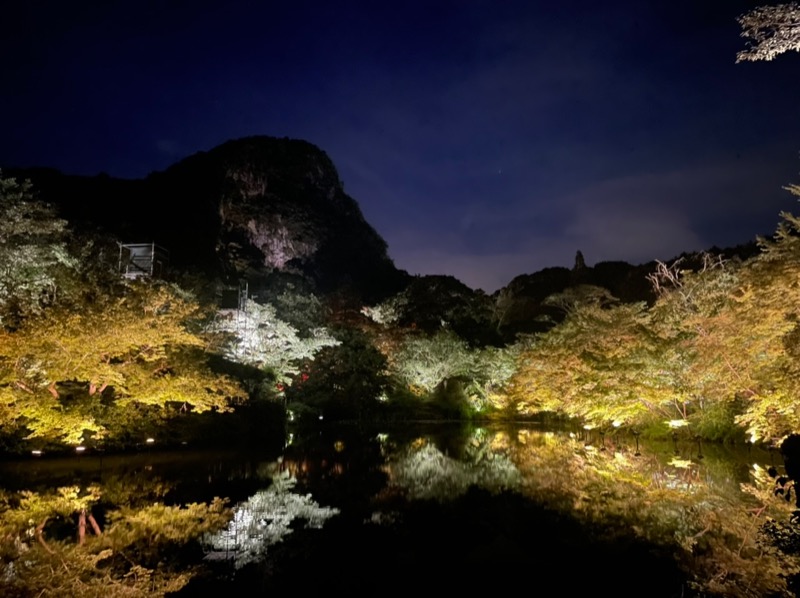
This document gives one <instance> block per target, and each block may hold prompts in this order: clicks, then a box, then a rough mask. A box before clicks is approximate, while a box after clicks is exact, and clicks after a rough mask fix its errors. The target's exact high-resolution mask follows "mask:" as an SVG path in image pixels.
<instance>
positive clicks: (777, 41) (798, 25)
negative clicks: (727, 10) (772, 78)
mask: <svg viewBox="0 0 800 598" xmlns="http://www.w3.org/2000/svg"><path fill="white" fill-rule="evenodd" d="M737 21H738V22H739V25H740V26H741V28H742V31H741V36H742V37H743V38H745V39H746V40H748V42H747V48H746V49H744V50H742V51H740V52H739V53H738V54H737V55H736V62H743V61H757V60H772V59H773V58H775V57H776V56H778V55H779V54H783V53H784V52H789V51H790V50H795V51H800V5H798V4H796V3H794V2H790V3H787V4H777V5H774V6H759V7H757V8H754V9H753V10H751V11H749V12H747V13H745V14H743V15H741V16H740V17H739V18H738V19H737Z"/></svg>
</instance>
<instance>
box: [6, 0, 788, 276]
mask: <svg viewBox="0 0 800 598" xmlns="http://www.w3.org/2000/svg"><path fill="white" fill-rule="evenodd" d="M16 4H17V6H12V7H10V8H9V7H6V8H5V9H4V10H3V13H2V14H3V22H4V24H3V34H2V35H0V60H2V66H3V68H2V88H0V166H6V167H12V166H34V165H35V166H52V167H56V168H58V169H60V170H62V171H63V172H66V173H69V174H97V173H99V172H106V173H108V174H111V175H113V176H120V177H130V178H135V177H142V176H144V175H146V174H148V173H149V172H152V171H154V170H162V169H164V168H165V167H167V166H168V165H170V164H171V163H173V162H175V161H177V160H179V159H181V158H183V157H185V156H187V155H190V154H192V153H195V152H197V151H200V150H207V149H210V148H212V147H214V146H215V145H218V144H220V143H222V142H224V141H226V140H228V139H232V138H236V137H243V136H248V135H256V134H264V135H273V136H279V137H283V136H288V137H293V138H299V139H305V140H307V141H310V142H311V143H314V144H316V145H317V146H319V147H320V148H321V149H323V150H324V151H326V152H327V153H328V155H329V156H330V157H331V158H332V159H333V161H334V163H335V164H336V166H337V168H338V170H339V174H340V176H341V178H342V180H343V181H344V185H345V190H346V191H347V193H348V194H350V195H351V196H352V197H353V198H355V199H356V201H358V203H359V205H360V206H361V208H362V210H363V212H364V215H365V217H366V218H367V220H368V221H369V222H370V223H371V224H372V225H373V226H374V227H375V228H376V229H377V231H378V232H379V233H380V234H381V236H383V238H384V239H385V240H386V241H387V243H388V245H389V253H390V255H391V257H392V258H393V259H394V261H395V263H396V264H397V265H398V266H399V267H401V268H404V269H406V270H408V271H409V272H411V273H414V274H417V273H420V274H452V275H454V276H456V277H457V278H459V279H460V280H462V281H464V282H465V283H467V284H468V285H470V286H472V287H476V288H483V289H485V290H487V291H489V292H491V291H494V290H495V289H497V288H498V287H500V286H502V285H505V284H506V283H508V282H509V281H510V280H511V279H512V278H513V277H514V276H515V275H517V274H523V273H531V272H535V271H537V270H540V269H542V268H545V267H548V266H568V267H571V266H572V264H573V261H574V257H575V252H576V251H577V250H579V249H580V250H581V251H582V252H583V254H584V256H585V258H586V261H587V263H589V264H590V265H591V264H594V263H596V262H598V261H604V260H625V261H628V262H631V263H642V262H646V261H649V260H651V259H669V258H671V257H674V256H675V255H677V254H679V253H680V252H682V251H685V250H686V251H690V250H700V249H706V248H709V247H711V246H712V245H718V246H728V245H736V244H739V243H742V242H746V241H749V240H752V239H753V238H754V237H755V236H756V235H757V234H769V233H771V232H772V231H773V230H774V229H775V226H776V225H777V223H778V221H779V212H780V211H781V210H789V211H796V208H797V205H796V200H795V199H794V198H793V197H792V196H791V195H790V194H788V193H787V192H786V191H784V190H782V186H783V185H786V184H789V183H793V182H798V181H799V180H800V174H799V173H800V160H798V158H799V157H800V153H799V150H800V104H799V103H798V100H800V77H798V75H799V74H800V56H798V55H797V54H796V53H793V54H786V55H783V56H780V57H778V59H776V60H775V61H773V62H760V63H744V64H735V58H736V52H737V51H738V50H740V49H741V48H742V47H743V44H744V41H743V40H741V39H740V38H739V28H738V25H737V23H736V20H735V19H736V16H737V15H739V14H741V13H742V12H744V11H745V10H747V9H748V8H752V7H754V6H756V5H757V4H755V3H753V2H744V1H737V0H715V1H713V2H711V1H705V0H653V1H650V0H647V1H645V0H617V1H614V0H609V1H608V2H596V1H594V0H593V1H588V0H580V1H577V0H576V1H572V0H562V1H559V2H538V1H536V0H502V1H484V0H453V1H445V0H424V1H419V0H407V1H403V2H392V1H389V0H387V1H384V2H377V1H374V0H370V1H359V2H347V1H345V0H342V1H339V2H336V1H328V2H321V1H320V2H311V1H305V0H293V1H292V2H286V1H283V2H272V1H271V0H262V1H256V0H251V1H247V0H226V1H224V2H223V1H219V2H216V1H211V0H150V1H146V0H139V1H136V2H133V1H122V0H120V1H116V2H85V1H81V0H74V1H72V2H62V1H61V0H57V1H56V0H27V1H26V2H18V3H16Z"/></svg>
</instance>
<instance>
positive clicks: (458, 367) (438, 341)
mask: <svg viewBox="0 0 800 598" xmlns="http://www.w3.org/2000/svg"><path fill="white" fill-rule="evenodd" d="M474 364H475V357H474V354H473V352H472V351H471V350H470V348H469V345H468V344H467V342H466V341H464V340H462V339H461V338H460V337H458V336H457V335H456V334H455V333H454V332H451V331H449V330H441V331H439V332H436V333H435V334H433V335H431V336H428V335H425V334H418V335H413V336H409V337H408V338H407V339H406V340H405V342H404V343H403V344H402V346H401V347H400V349H399V350H398V351H397V353H396V354H395V355H393V356H392V358H391V362H390V367H391V370H392V372H393V374H394V375H396V376H397V377H398V378H399V379H400V380H402V381H403V382H405V383H406V384H407V385H409V386H410V387H412V388H415V389H418V391H419V392H420V393H423V392H424V393H431V392H433V391H434V390H435V389H436V388H437V387H438V386H439V385H440V384H444V383H446V382H447V380H449V379H451V378H456V377H458V376H467V375H469V373H470V372H471V371H472V368H473V367H474Z"/></svg>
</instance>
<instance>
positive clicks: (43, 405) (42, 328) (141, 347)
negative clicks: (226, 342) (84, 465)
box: [0, 280, 242, 444]
mask: <svg viewBox="0 0 800 598" xmlns="http://www.w3.org/2000/svg"><path fill="white" fill-rule="evenodd" d="M200 318H202V313H201V311H200V308H199V306H198V305H197V304H196V303H194V302H193V301H191V300H190V299H189V298H187V297H185V296H183V294H182V293H181V292H180V291H179V290H178V289H176V288H174V287H172V286H171V285H168V284H165V283H160V282H157V281H146V280H144V281H135V282H132V283H130V284H129V286H128V287H127V288H126V291H125V293H124V294H122V295H121V296H108V297H97V298H96V300H95V301H94V302H93V303H91V304H87V305H85V306H84V309H83V310H82V311H75V310H71V309H61V308H57V307H54V308H52V309H49V310H47V311H45V312H43V313H42V314H41V315H40V316H38V317H37V318H35V319H33V318H29V319H28V320H26V321H25V322H24V324H23V325H22V326H21V327H20V328H19V329H18V330H16V331H14V332H9V331H6V332H0V335H2V336H1V337H0V341H1V342H0V405H2V409H0V415H3V416H4V417H5V419H6V421H8V422H15V421H16V422H22V423H23V424H24V426H25V427H26V428H27V429H28V430H29V432H30V434H29V437H31V438H36V437H42V438H48V439H51V440H56V441H63V442H66V443H69V444H77V443H80V442H81V441H83V440H84V439H85V438H86V435H87V434H90V435H94V436H96V437H102V436H103V435H105V433H106V430H105V427H104V426H103V425H102V424H101V423H100V421H101V420H102V419H103V417H108V411H109V410H113V409H115V408H124V407H125V405H126V404H128V403H130V402H136V403H140V404H146V405H154V406H158V407H161V408H168V407H170V406H174V407H177V408H181V409H183V410H189V409H190V410H193V411H195V412H203V411H208V410H212V409H213V410H217V411H225V410H227V409H230V403H229V401H230V399H231V398H233V397H237V396H241V394H242V391H241V389H240V388H239V386H238V385H237V384H236V383H235V382H234V381H233V380H231V379H229V378H227V377H225V376H221V375H217V374H215V373H213V372H211V371H210V369H209V368H208V366H207V363H206V357H205V356H204V355H203V353H202V352H201V350H202V349H203V348H204V346H205V343H204V340H203V339H202V338H201V337H200V336H198V335H197V334H196V333H194V332H192V330H191V327H192V323H193V321H194V320H196V319H200ZM104 414H105V415H104Z"/></svg>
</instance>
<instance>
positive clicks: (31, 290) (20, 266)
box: [0, 172, 78, 328]
mask: <svg viewBox="0 0 800 598" xmlns="http://www.w3.org/2000/svg"><path fill="white" fill-rule="evenodd" d="M66 231H67V222H66V221H65V220H62V219H60V218H58V217H57V216H56V213H55V211H54V209H53V208H52V207H51V206H49V205H48V204H45V203H43V202H40V201H37V200H36V199H35V198H34V196H33V191H32V188H31V184H30V182H28V181H24V182H22V183H18V182H17V180H16V179H14V178H4V177H3V176H2V172H0V326H2V327H6V328H9V327H14V326H16V325H18V324H19V322H20V321H21V320H22V319H24V318H25V317H27V316H29V315H33V314H37V313H41V311H42V309H44V308H45V307H46V306H48V305H50V304H52V303H53V302H54V301H55V299H56V296H57V293H58V290H59V286H60V284H59V283H60V281H61V280H62V279H63V277H64V275H65V273H66V272H68V271H69V270H74V269H75V268H76V267H77V263H78V262H77V260H76V258H75V257H74V256H72V255H70V253H69V252H68V251H67V247H66V244H65V234H66Z"/></svg>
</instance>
